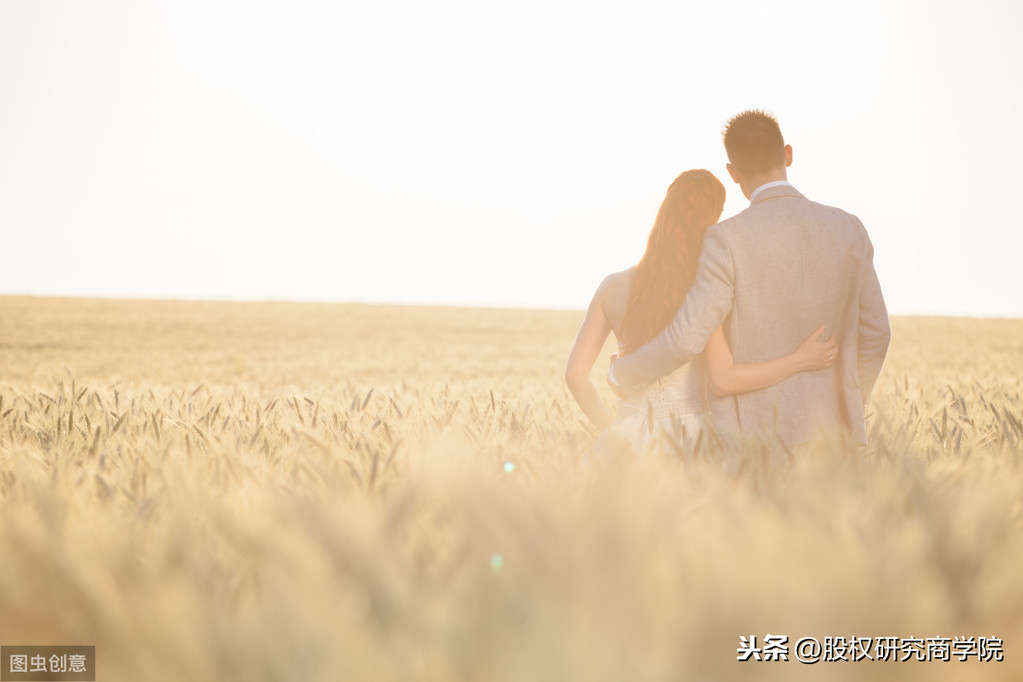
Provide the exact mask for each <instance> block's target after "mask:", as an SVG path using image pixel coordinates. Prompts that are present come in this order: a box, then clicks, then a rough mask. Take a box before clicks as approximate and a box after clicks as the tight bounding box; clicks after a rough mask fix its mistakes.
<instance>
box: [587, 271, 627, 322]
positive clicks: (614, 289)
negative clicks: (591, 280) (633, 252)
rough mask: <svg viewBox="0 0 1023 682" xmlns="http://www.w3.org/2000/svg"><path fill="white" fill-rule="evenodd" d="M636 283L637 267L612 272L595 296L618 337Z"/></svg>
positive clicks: (598, 288)
mask: <svg viewBox="0 0 1023 682" xmlns="http://www.w3.org/2000/svg"><path fill="white" fill-rule="evenodd" d="M635 281H636V268H635V266H633V267H631V268H628V269H626V270H622V271H621V272H612V273H611V274H610V275H608V276H607V277H605V278H604V281H603V282H601V283H600V286H599V287H597V293H596V294H595V295H594V299H596V300H597V301H599V302H600V306H601V308H602V309H603V311H604V316H605V317H607V319H608V321H609V322H610V323H611V329H613V330H614V333H615V336H616V337H617V336H619V332H620V331H621V325H622V320H623V319H624V317H625V309H626V307H628V305H629V294H630V293H631V292H632V284H633V282H635Z"/></svg>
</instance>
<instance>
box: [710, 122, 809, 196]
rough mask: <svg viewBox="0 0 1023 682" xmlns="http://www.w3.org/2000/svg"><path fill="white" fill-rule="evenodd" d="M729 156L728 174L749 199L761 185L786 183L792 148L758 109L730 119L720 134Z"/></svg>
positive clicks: (774, 125) (776, 127) (775, 124)
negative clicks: (778, 181)
mask: <svg viewBox="0 0 1023 682" xmlns="http://www.w3.org/2000/svg"><path fill="white" fill-rule="evenodd" d="M722 137H723V138H724V141H725V152H726V153H727V154H728V162H729V163H728V174H729V175H731V176H732V180H734V181H735V182H736V183H738V184H739V186H740V187H741V188H742V191H743V193H744V194H745V195H746V196H747V198H748V197H749V195H750V194H751V193H752V192H753V190H755V189H756V188H757V187H759V186H760V185H762V184H764V183H766V182H771V181H773V180H785V179H786V174H785V169H786V168H787V167H788V166H789V165H791V164H792V147H791V145H787V144H785V140H784V139H783V138H782V136H781V129H780V128H779V127H778V120H777V119H775V118H774V116H772V115H771V114H769V113H767V112H766V111H763V110H760V109H750V110H747V111H744V112H742V113H740V114H736V115H735V116H733V117H732V118H731V119H730V120H729V121H728V123H726V124H725V130H724V133H723V134H722Z"/></svg>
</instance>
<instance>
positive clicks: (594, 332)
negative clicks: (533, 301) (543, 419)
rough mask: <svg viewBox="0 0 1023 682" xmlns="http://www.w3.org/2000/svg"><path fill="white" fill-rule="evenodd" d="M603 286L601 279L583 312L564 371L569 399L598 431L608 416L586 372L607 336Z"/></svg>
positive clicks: (609, 329) (608, 327)
mask: <svg viewBox="0 0 1023 682" xmlns="http://www.w3.org/2000/svg"><path fill="white" fill-rule="evenodd" d="M606 286H607V280H606V279H605V280H604V281H603V282H601V284H600V286H599V287H597V292H596V293H595V294H593V300H592V301H590V307H589V308H588V309H587V310H586V317H585V318H584V319H583V324H582V326H581V327H579V334H578V336H576V339H575V345H573V346H572V352H571V353H569V355H568V366H567V367H565V383H566V384H568V390H570V391H571V392H572V396H573V397H574V398H575V400H576V402H577V403H579V407H581V408H582V409H583V412H585V413H586V416H587V417H589V418H590V421H591V422H593V424H594V425H595V426H596V427H597V428H598V429H600V430H601V431H603V430H604V429H605V428H607V426H608V424H610V423H611V413H610V412H609V411H608V409H607V406H606V405H604V401H603V400H601V399H600V396H599V395H597V389H596V387H595V386H594V385H593V382H592V381H590V370H591V369H593V365H594V364H595V363H596V362H597V357H598V356H599V355H600V351H601V349H602V348H603V347H604V341H606V340H607V336H608V334H610V333H611V324H610V323H609V322H608V321H607V315H605V314H604V304H603V294H604V291H605V287H606Z"/></svg>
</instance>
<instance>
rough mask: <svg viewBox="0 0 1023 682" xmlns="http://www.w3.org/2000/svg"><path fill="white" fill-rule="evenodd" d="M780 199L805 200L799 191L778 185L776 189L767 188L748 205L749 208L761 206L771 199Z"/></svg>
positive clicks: (791, 187)
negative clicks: (793, 198)
mask: <svg viewBox="0 0 1023 682" xmlns="http://www.w3.org/2000/svg"><path fill="white" fill-rule="evenodd" d="M782 197H795V198H797V199H805V198H806V197H804V196H803V195H802V194H800V193H799V191H798V190H797V189H796V188H795V187H793V186H792V185H778V186H777V187H768V188H767V189H765V190H764V191H763V192H761V193H760V194H758V195H757V198H756V199H755V200H754V201H753V202H752V203H750V206H755V205H756V204H761V203H763V202H765V201H770V200H771V199H780V198H782Z"/></svg>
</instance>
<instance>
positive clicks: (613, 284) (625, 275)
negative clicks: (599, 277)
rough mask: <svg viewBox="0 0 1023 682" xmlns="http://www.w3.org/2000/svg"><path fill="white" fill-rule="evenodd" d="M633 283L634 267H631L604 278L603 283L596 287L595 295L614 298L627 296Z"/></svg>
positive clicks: (634, 278) (634, 279)
mask: <svg viewBox="0 0 1023 682" xmlns="http://www.w3.org/2000/svg"><path fill="white" fill-rule="evenodd" d="M635 281H636V266H635V265H633V266H632V267H631V268H626V269H625V270H622V271H620V272H612V273H611V274H610V275H608V276H607V277H605V278H604V281H602V282H601V283H600V286H599V287H597V293H598V294H604V295H607V296H611V297H615V298H616V297H618V296H620V295H623V294H624V295H626V296H627V295H628V293H629V290H631V289H632V285H633V283H634V282H635Z"/></svg>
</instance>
